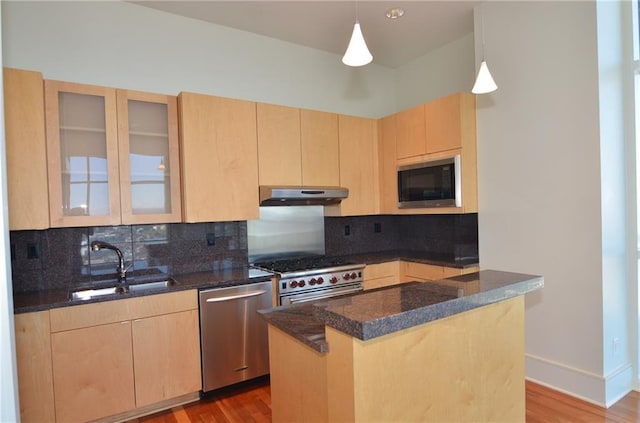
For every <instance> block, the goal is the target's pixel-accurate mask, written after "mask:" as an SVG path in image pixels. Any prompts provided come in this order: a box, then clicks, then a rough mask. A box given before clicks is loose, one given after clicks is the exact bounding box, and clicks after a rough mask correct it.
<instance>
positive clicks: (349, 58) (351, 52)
mask: <svg viewBox="0 0 640 423" xmlns="http://www.w3.org/2000/svg"><path fill="white" fill-rule="evenodd" d="M372 60H373V56H372V55H371V53H369V49H368V48H367V43H366V42H365V41H364V36H363V35H362V30H361V29H360V22H359V21H358V2H357V1H356V23H355V25H354V26H353V33H352V34H351V41H349V46H348V47H347V51H346V52H345V53H344V56H342V63H344V64H345V65H347V66H364V65H366V64H368V63H371V61H372Z"/></svg>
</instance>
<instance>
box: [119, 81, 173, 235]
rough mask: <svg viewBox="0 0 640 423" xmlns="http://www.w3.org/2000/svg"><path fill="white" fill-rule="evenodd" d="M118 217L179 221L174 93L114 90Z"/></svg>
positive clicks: (131, 220)
mask: <svg viewBox="0 0 640 423" xmlns="http://www.w3.org/2000/svg"><path fill="white" fill-rule="evenodd" d="M117 101H118V140H119V150H120V189H121V204H122V223H124V224H136V223H158V222H180V220H181V210H180V172H179V167H178V160H179V156H178V148H179V147H178V117H177V116H178V114H177V101H176V97H172V96H165V95H158V94H149V93H142V92H137V91H128V90H118V91H117Z"/></svg>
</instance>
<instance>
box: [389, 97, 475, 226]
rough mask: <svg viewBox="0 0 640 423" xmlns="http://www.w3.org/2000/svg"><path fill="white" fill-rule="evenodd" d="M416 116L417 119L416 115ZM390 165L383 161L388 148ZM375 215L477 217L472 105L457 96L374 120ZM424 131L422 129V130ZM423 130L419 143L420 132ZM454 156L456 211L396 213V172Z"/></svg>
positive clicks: (473, 111)
mask: <svg viewBox="0 0 640 423" xmlns="http://www.w3.org/2000/svg"><path fill="white" fill-rule="evenodd" d="M421 110H422V113H421V112H420V111H421ZM393 117H395V151H396V160H395V164H391V163H390V162H389V161H388V160H387V157H388V154H389V152H390V151H392V150H391V149H392V147H391V146H392V144H393V143H394V139H393V138H394V128H393V124H392V122H391V121H390V120H389V119H390V118H393ZM378 125H379V128H380V134H381V135H380V138H381V141H380V142H381V144H380V145H381V151H383V152H382V157H383V158H382V159H381V161H380V169H381V170H380V174H381V176H380V178H381V187H382V188H381V194H380V195H381V210H382V211H383V212H384V213H389V212H390V213H394V214H395V213H398V214H443V213H474V212H477V211H478V183H477V146H476V100H475V96H474V95H472V94H468V93H457V94H453V95H450V96H447V97H443V98H440V99H437V100H434V101H431V102H428V103H425V104H423V105H421V106H418V107H414V108H412V109H408V110H405V111H402V112H399V113H397V114H395V115H394V116H391V117H387V118H384V119H381V120H379V122H378ZM422 125H424V126H422ZM422 128H424V139H423V136H422V134H423V131H422ZM454 155H460V162H461V180H462V207H435V208H410V209H398V205H397V202H398V187H397V166H400V165H411V164H415V163H422V162H428V161H431V160H438V159H442V158H446V157H451V156H454Z"/></svg>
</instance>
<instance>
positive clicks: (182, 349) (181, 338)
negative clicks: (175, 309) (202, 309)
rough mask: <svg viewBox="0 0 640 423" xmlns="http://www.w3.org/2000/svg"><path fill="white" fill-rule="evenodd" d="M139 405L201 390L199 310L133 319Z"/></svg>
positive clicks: (137, 399)
mask: <svg viewBox="0 0 640 423" xmlns="http://www.w3.org/2000/svg"><path fill="white" fill-rule="evenodd" d="M132 325H133V326H132V334H133V357H134V368H135V380H136V406H138V407H142V406H145V405H148V404H153V403H157V402H161V401H165V400H167V399H170V398H175V397H179V396H181V395H185V394H188V393H190V392H195V391H199V390H200V388H201V382H200V341H199V339H200V333H199V330H198V310H188V311H182V312H179V313H172V314H167V315H164V316H155V317H149V318H146V319H137V320H134V321H133V323H132Z"/></svg>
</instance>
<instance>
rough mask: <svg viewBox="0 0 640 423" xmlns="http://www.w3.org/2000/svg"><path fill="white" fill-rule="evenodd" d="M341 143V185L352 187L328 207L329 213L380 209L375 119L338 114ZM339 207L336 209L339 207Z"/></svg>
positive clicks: (348, 214) (368, 211)
mask: <svg viewBox="0 0 640 423" xmlns="http://www.w3.org/2000/svg"><path fill="white" fill-rule="evenodd" d="M338 133H339V140H340V142H339V146H340V186H343V187H346V188H348V189H349V197H348V198H347V199H345V200H342V202H341V203H340V204H339V205H337V206H335V207H330V208H327V209H326V211H327V214H328V215H331V214H339V215H340V216H357V215H371V214H376V213H378V210H379V207H378V195H379V194H378V193H379V189H378V148H377V147H378V146H377V143H376V138H377V137H376V133H377V126H376V121H374V120H372V119H366V118H359V117H354V116H345V115H339V116H338ZM336 209H337V210H336Z"/></svg>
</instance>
